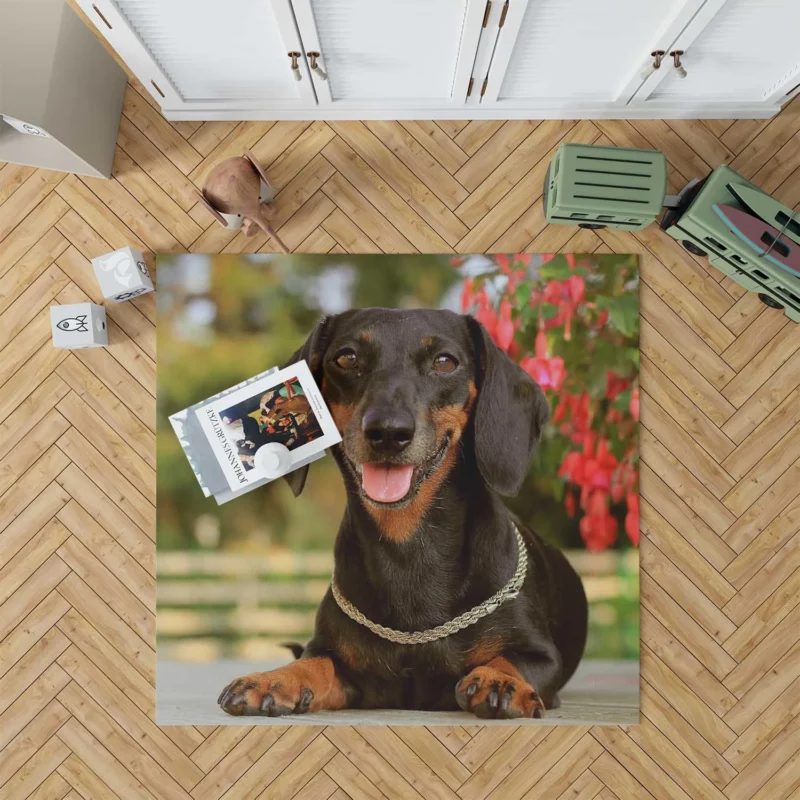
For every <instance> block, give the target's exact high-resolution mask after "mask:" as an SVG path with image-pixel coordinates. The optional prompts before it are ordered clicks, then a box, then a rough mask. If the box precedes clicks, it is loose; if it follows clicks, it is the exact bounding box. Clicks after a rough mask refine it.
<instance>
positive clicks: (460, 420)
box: [366, 383, 478, 542]
mask: <svg viewBox="0 0 800 800" xmlns="http://www.w3.org/2000/svg"><path fill="white" fill-rule="evenodd" d="M477 394H478V392H477V389H476V388H475V384H474V383H470V387H469V397H468V399H467V402H466V404H464V405H463V406H462V405H451V406H441V407H440V408H434V409H432V410H431V419H432V421H433V424H434V427H435V428H436V442H437V447H439V446H440V445H441V443H442V442H443V441H444V437H445V436H447V435H448V434H449V435H450V445H449V446H448V448H447V453H446V454H445V457H444V459H442V463H441V464H440V465H439V466H438V467H437V469H436V470H435V472H434V473H433V474H432V475H429V476H428V478H427V479H426V480H425V481H424V482H423V483H422V485H421V486H420V487H419V490H418V491H417V495H416V497H414V499H413V500H412V501H411V502H410V503H409V504H408V505H407V506H405V507H404V508H397V509H392V508H376V507H375V506H373V505H371V504H369V503H367V504H366V508H367V511H369V513H370V515H371V516H372V518H373V519H374V520H375V523H376V524H377V526H378V527H379V528H380V530H381V533H383V535H384V536H386V538H387V539H390V540H391V541H393V542H404V541H405V540H406V539H408V538H409V537H410V536H411V535H412V534H413V533H414V531H415V530H416V529H417V528H418V527H419V525H420V523H421V522H422V518H423V517H424V516H425V512H426V511H427V510H428V508H429V507H430V504H431V502H433V498H434V497H435V496H436V492H437V491H438V490H439V487H440V486H441V485H442V482H443V481H444V479H445V478H446V477H447V476H448V475H449V474H450V470H452V468H453V466H454V465H455V462H456V455H457V453H458V442H459V440H460V439H461V436H462V434H463V433H464V428H465V427H466V425H467V422H468V421H469V414H470V411H471V409H472V406H473V404H474V402H475V398H476V397H477Z"/></svg>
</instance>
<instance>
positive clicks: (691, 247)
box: [681, 239, 708, 258]
mask: <svg viewBox="0 0 800 800" xmlns="http://www.w3.org/2000/svg"><path fill="white" fill-rule="evenodd" d="M681 244H682V245H683V246H684V248H685V249H686V250H688V251H689V252H690V253H691V254H692V255H693V256H699V257H700V258H704V257H705V256H707V255H708V253H706V251H705V250H701V249H700V248H699V247H698V246H697V245H696V244H695V243H694V242H690V241H689V240H688V239H684V240H683V241H682V242H681Z"/></svg>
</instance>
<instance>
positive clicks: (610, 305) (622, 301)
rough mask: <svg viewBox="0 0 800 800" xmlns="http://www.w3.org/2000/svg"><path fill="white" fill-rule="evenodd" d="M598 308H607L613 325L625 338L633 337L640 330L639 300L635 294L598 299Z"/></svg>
mask: <svg viewBox="0 0 800 800" xmlns="http://www.w3.org/2000/svg"><path fill="white" fill-rule="evenodd" d="M595 302H596V303H597V307H598V308H607V309H608V314H609V317H610V319H611V324H612V325H613V326H614V327H615V328H616V329H617V330H618V331H619V332H620V333H621V334H623V335H624V336H633V335H634V334H636V333H637V332H638V330H639V298H638V296H637V295H633V294H622V295H619V296H618V297H598V298H597V300H596V301H595Z"/></svg>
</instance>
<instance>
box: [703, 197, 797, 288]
mask: <svg viewBox="0 0 800 800" xmlns="http://www.w3.org/2000/svg"><path fill="white" fill-rule="evenodd" d="M712 208H713V209H714V211H715V212H716V214H717V216H719V218H720V219H721V220H722V221H723V222H724V223H725V224H726V225H727V226H728V228H729V229H730V230H731V231H732V232H733V233H735V234H736V235H737V236H738V237H739V238H740V239H741V240H742V241H743V242H745V243H746V244H747V245H749V247H750V248H751V249H753V250H754V251H755V252H756V253H758V255H760V256H763V257H764V258H766V259H767V260H768V261H769V262H770V263H772V264H775V266H777V267H780V268H781V269H783V270H786V271H787V272H791V273H793V274H795V275H800V245H798V244H796V243H795V242H793V241H792V240H791V239H789V238H787V237H786V236H783V235H781V232H780V231H779V230H777V228H773V227H772V226H771V225H768V224H767V223H766V222H764V221H763V220H760V219H759V218H758V217H754V216H753V215H752V214H748V213H747V212H746V211H742V210H740V209H738V208H734V207H733V206H729V205H726V204H724V203H715V204H714V205H713V206H712Z"/></svg>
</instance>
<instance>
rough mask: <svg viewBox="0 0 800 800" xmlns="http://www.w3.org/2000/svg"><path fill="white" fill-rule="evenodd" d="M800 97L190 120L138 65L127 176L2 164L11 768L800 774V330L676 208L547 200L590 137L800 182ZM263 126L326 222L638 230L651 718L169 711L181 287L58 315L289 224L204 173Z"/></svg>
mask: <svg viewBox="0 0 800 800" xmlns="http://www.w3.org/2000/svg"><path fill="white" fill-rule="evenodd" d="M799 120H800V101H795V102H794V103H793V104H792V105H791V106H790V107H789V108H788V109H786V110H785V111H784V112H783V113H782V114H781V115H780V116H779V117H777V118H776V119H774V120H772V121H769V122H768V121H750V120H741V121H733V120H713V121H705V122H703V121H680V122H669V123H668V122H661V121H641V122H633V123H628V122H616V121H604V122H591V121H581V122H574V121H546V122H541V123H539V122H535V121H533V122H529V121H513V122H505V123H503V122H486V121H483V122H469V123H467V122H440V123H436V124H434V123H431V122H409V123H396V122H369V123H365V124H364V123H358V122H350V123H329V124H326V123H324V122H314V123H311V124H309V123H303V122H279V123H270V122H248V123H241V124H237V123H227V122H213V123H204V124H200V123H179V124H175V125H171V124H169V123H167V122H165V121H164V120H163V119H162V118H161V116H160V115H159V113H158V111H157V110H156V109H155V108H154V106H153V104H152V102H151V100H150V99H149V96H148V95H146V93H144V92H143V91H142V90H141V89H140V87H138V86H137V85H136V84H135V83H133V84H132V85H131V86H130V87H129V89H128V94H127V98H126V102H125V108H124V116H123V118H122V125H121V128H120V133H119V142H118V145H119V146H118V150H117V156H116V163H115V167H114V177H113V179H112V180H110V181H101V180H90V179H86V180H84V179H80V178H77V177H74V176H65V175H63V174H56V173H52V172H45V171H41V170H38V171H37V170H34V169H29V168H27V167H20V166H15V165H6V166H2V165H0V166H2V168H0V348H1V349H2V353H0V386H2V389H0V458H2V461H1V462H0V601H1V602H2V606H0V787H1V788H0V795H1V796H2V797H7V798H12V799H13V800H22V798H26V797H29V796H30V797H36V798H63V797H68V798H70V800H77V798H80V797H83V798H87V800H88V799H89V798H109V797H113V796H119V797H121V798H126V800H127V799H128V798H149V799H151V798H170V800H172V799H173V798H174V799H175V800H178V799H179V798H183V800H189V798H190V797H191V798H194V800H217V798H221V797H224V798H226V800H232V798H244V797H247V798H255V797H260V798H268V797H275V798H290V797H300V798H309V799H311V798H320V800H322V799H323V798H329V797H331V798H336V799H337V800H342V799H343V798H347V797H352V798H378V797H384V796H385V797H389V798H394V797H399V798H409V799H410V798H416V799H417V800H419V798H425V800H428V799H429V798H441V799H442V800H444V798H453V799H454V800H455V798H462V800H479V799H480V798H484V797H492V798H503V799H504V800H513V799H514V798H521V797H527V798H571V799H572V800H576V799H577V798H581V800H589V798H601V800H613V799H614V798H620V800H625V798H637V800H638V799H639V798H646V797H651V796H653V797H656V798H660V799H661V800H673V799H674V798H684V799H685V798H692V799H693V800H694V799H695V798H703V799H705V798H723V797H727V798H730V799H731V800H744V798H751V797H757V798H763V800H780V799H781V798H788V797H791V798H800V736H799V735H798V730H799V729H800V639H799V638H798V632H800V625H799V624H798V623H800V605H798V599H800V546H798V544H799V543H800V537H798V530H799V528H800V458H798V456H800V425H799V424H798V422H799V421H800V329H799V328H798V327H797V326H796V325H794V324H793V323H790V322H787V320H786V317H784V316H783V315H782V314H781V313H779V312H776V311H772V310H767V309H765V308H764V306H762V305H761V304H760V303H759V301H758V300H757V299H756V298H755V297H754V296H753V295H751V294H745V293H743V292H742V291H741V290H740V289H739V288H738V287H737V285H736V284H734V283H732V282H731V281H730V280H728V279H723V276H722V275H721V274H719V273H717V272H716V271H715V270H714V269H713V268H711V267H709V265H708V264H707V263H706V262H705V261H703V260H696V259H694V258H692V257H691V256H689V255H688V254H687V253H686V252H684V251H683V250H682V249H681V248H680V247H679V246H678V245H677V244H676V243H675V242H674V241H672V240H671V239H669V238H667V237H666V236H665V235H663V234H662V233H660V232H659V231H658V230H657V229H656V228H655V227H653V226H651V227H650V228H648V229H647V230H645V231H643V232H641V233H639V234H635V235H634V234H626V233H616V232H611V231H599V232H592V231H578V230H577V229H575V228H568V227H548V226H546V225H545V223H544V219H543V214H542V204H541V199H540V191H541V185H542V179H543V176H544V171H545V168H546V166H547V164H548V162H549V160H550V158H551V156H552V153H553V150H554V148H555V147H556V145H557V144H558V143H559V142H560V141H564V140H568V141H579V142H605V143H615V144H619V145H625V146H643V147H657V148H661V149H663V150H665V151H666V153H667V157H668V159H669V163H670V184H671V189H672V190H674V189H677V188H679V187H680V186H681V185H683V184H684V183H685V182H686V181H687V180H688V179H690V178H692V177H695V176H702V175H704V174H705V173H706V172H708V170H709V169H710V168H711V167H712V166H716V165H718V164H720V163H722V162H730V163H731V164H732V165H733V166H734V167H735V168H736V169H737V170H739V171H740V172H741V173H743V174H744V175H745V176H747V177H749V178H753V179H754V180H755V181H756V182H757V183H758V184H760V185H761V186H763V187H764V188H765V189H767V190H768V191H771V192H774V194H775V195H776V196H777V197H778V198H780V199H781V200H783V201H784V202H785V203H788V204H789V205H791V206H794V207H797V205H798V204H800V132H799V128H800V125H798V121H799ZM245 146H247V147H250V148H251V149H252V150H253V152H254V153H255V154H256V156H257V157H258V158H259V159H260V160H261V162H262V163H263V164H264V165H265V166H266V167H267V169H268V171H269V173H270V175H271V177H272V180H273V181H274V183H275V184H276V186H277V188H278V189H279V190H280V192H279V194H278V198H277V207H278V210H279V211H278V220H277V225H276V227H279V228H280V233H281V235H282V236H283V238H284V239H285V241H286V242H287V244H288V245H289V246H290V247H291V248H295V249H297V250H299V251H308V252H326V251H328V252H333V251H339V252H342V251H353V252H377V251H381V250H382V251H387V252H394V251H409V250H414V249H416V250H420V251H436V252H440V251H451V250H455V251H457V252H464V253H470V252H480V251H495V252H517V251H526V250H527V251H533V252H549V251H555V250H560V251H564V252H570V251H572V252H575V251H577V252H581V251H598V252H608V251H617V252H635V253H640V254H641V257H642V261H641V273H642V279H643V285H642V290H641V311H642V371H641V386H642V394H643V399H642V447H641V452H642V458H643V466H642V527H643V539H642V594H643V609H642V643H643V644H642V724H641V725H640V726H638V727H632V728H629V729H619V728H592V729H587V728H576V727H558V728H548V727H525V728H521V729H516V730H515V729H513V728H502V729H498V728H490V729H483V728H481V727H480V726H475V727H455V728H430V729H425V728H416V729H414V728H397V729H388V728H384V729H378V728H363V729H352V728H351V729H348V728H329V729H322V728H308V727H281V728H271V727H270V728H263V727H261V728H241V727H219V728H196V727H188V728H161V729H159V728H157V727H156V726H155V724H154V723H153V721H152V720H153V682H154V672H155V666H154V665H155V657H154V651H153V646H154V639H155V633H154V609H155V581H154V572H155V568H154V554H155V545H154V542H153V538H154V527H155V506H154V502H155V473H154V468H155V457H154V453H155V444H154V432H153V430H154V407H155V399H154V392H155V360H154V359H155V328H154V323H155V303H154V297H153V295H147V296H145V297H142V298H137V299H136V300H134V301H133V302H131V303H123V304H121V305H111V306H110V307H109V309H108V313H109V320H110V322H109V334H110V336H109V338H110V342H111V344H110V347H109V348H108V349H99V350H83V351H78V352H74V353H69V352H67V351H60V350H54V349H53V348H52V346H51V344H50V327H49V316H48V306H49V305H50V304H52V303H69V302H75V301H80V300H82V299H85V298H86V296H87V295H88V296H89V297H91V298H92V299H94V300H99V296H98V292H97V286H96V283H95V280H94V277H93V275H92V272H91V269H90V265H89V263H88V260H87V259H89V258H91V257H92V256H95V255H97V254H99V253H102V252H104V251H108V250H110V249H113V248H118V247H121V246H123V245H125V244H132V245H134V246H136V247H139V248H141V249H142V250H144V251H146V252H147V253H148V258H149V260H150V261H151V263H152V253H153V252H180V251H184V250H186V249H188V250H191V251H193V252H218V251H225V252H237V251H240V250H244V249H247V250H254V249H257V248H262V249H269V248H270V245H269V244H268V243H267V242H266V241H265V239H264V238H262V237H260V236H259V237H256V238H254V239H251V240H246V239H244V238H243V237H242V236H241V235H238V234H231V233H228V232H226V231H225V230H224V229H222V228H221V227H220V226H218V225H215V224H212V220H211V218H210V217H209V216H208V214H207V213H206V212H205V211H204V210H203V209H202V208H201V207H199V206H198V205H197V203H196V199H195V194H194V186H195V185H200V184H201V183H202V181H203V178H204V176H205V175H206V174H207V172H208V170H209V169H210V168H211V166H212V165H213V164H215V163H216V162H217V161H219V160H220V159H221V158H224V157H226V156H229V155H233V154H239V153H241V152H242V148H243V147H245Z"/></svg>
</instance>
